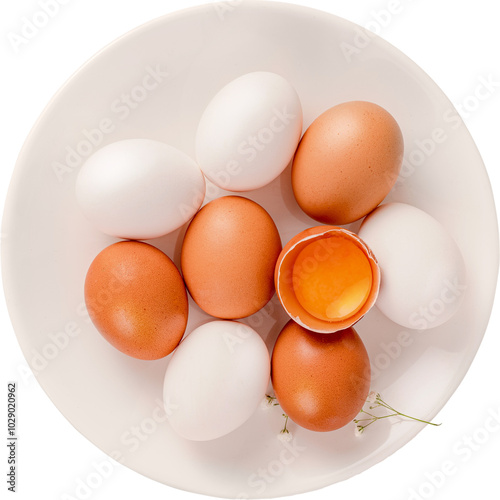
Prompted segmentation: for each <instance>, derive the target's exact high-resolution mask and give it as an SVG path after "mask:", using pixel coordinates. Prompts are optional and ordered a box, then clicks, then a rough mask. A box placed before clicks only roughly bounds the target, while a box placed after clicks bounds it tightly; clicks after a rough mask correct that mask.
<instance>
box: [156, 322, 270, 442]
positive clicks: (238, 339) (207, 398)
mask: <svg viewBox="0 0 500 500" xmlns="http://www.w3.org/2000/svg"><path fill="white" fill-rule="evenodd" d="M270 370H271V368H270V359H269V352H268V350H267V347H266V345H265V343H264V341H263V340H262V338H261V337H260V336H259V334H258V333H257V332H256V331H255V330H253V329H252V328H250V327H249V326H246V325H244V324H242V323H237V322H234V321H212V322H210V323H206V324H204V325H202V326H200V327H198V328H196V329H195V330H194V331H193V332H191V334H189V335H188V336H187V337H186V338H185V339H184V340H183V341H182V342H181V344H180V345H179V347H178V348H177V349H176V350H175V351H174V354H173V355H172V358H171V359H170V362H169V364H168V367H167V371H166V373H165V382H164V387H163V398H164V405H165V411H166V412H167V415H168V420H169V422H170V424H171V426H172V427H173V429H174V430H175V431H176V432H177V433H178V434H179V435H180V436H182V437H184V438H186V439H190V440H194V441H208V440H212V439H216V438H219V437H221V436H224V435H226V434H228V433H229V432H231V431H233V430H235V429H236V428H238V427H240V426H241V425H242V424H243V423H245V422H246V421H247V420H248V418H250V416H251V415H252V413H254V411H255V410H256V408H257V407H258V406H259V404H260V402H261V401H262V399H263V398H264V397H265V393H266V390H267V386H268V383H269V378H270Z"/></svg>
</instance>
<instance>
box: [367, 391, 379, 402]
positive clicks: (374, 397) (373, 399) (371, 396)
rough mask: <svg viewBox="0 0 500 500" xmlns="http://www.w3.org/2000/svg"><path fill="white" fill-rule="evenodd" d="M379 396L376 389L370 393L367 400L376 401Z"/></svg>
mask: <svg viewBox="0 0 500 500" xmlns="http://www.w3.org/2000/svg"><path fill="white" fill-rule="evenodd" d="M377 396H378V394H377V393H376V392H375V391H372V392H370V394H368V398H366V402H367V403H370V404H373V403H375V401H376V400H377Z"/></svg>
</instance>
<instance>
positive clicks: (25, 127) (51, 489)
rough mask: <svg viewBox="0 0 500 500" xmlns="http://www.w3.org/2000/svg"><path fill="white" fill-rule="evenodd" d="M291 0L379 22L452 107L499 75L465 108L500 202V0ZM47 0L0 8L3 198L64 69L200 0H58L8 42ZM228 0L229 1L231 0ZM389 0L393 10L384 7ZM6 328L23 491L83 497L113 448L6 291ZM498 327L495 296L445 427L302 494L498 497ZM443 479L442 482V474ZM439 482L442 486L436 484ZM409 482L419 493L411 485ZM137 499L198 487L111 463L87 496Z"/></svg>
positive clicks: (30, 495) (0, 314) (3, 459)
mask: <svg viewBox="0 0 500 500" xmlns="http://www.w3.org/2000/svg"><path fill="white" fill-rule="evenodd" d="M49 1H50V0H49ZM53 1H56V0H53ZM240 1H241V0H240ZM246 1H251V0H246ZM270 1H271V0H270ZM289 1H290V2H291V3H295V4H302V5H308V6H311V7H316V8H319V9H322V10H325V11H328V12H331V13H334V14H337V15H339V16H341V17H344V18H346V19H349V20H351V21H354V22H356V23H358V24H360V25H362V26H366V27H368V28H370V29H372V30H377V32H378V33H379V34H380V35H381V36H382V37H383V38H385V39H386V40H388V41H389V42H391V43H392V44H394V45H395V46H396V47H398V48H399V49H400V50H402V51H403V52H404V53H405V54H406V55H408V56H409V57H410V58H412V59H413V60H414V61H415V62H416V63H417V64H418V65H420V66H421V67H422V68H423V69H424V71H426V72H427V73H428V74H429V75H430V76H431V77H432V78H433V79H434V80H435V81H436V82H437V84H438V85H439V86H440V87H441V88H442V90H443V91H444V92H445V94H446V95H447V96H448V97H449V98H450V99H451V101H452V102H453V103H455V105H458V106H460V105H461V104H463V103H466V104H467V103H470V102H472V101H471V100H467V99H468V98H469V97H470V96H473V95H474V92H475V89H476V87H477V85H478V84H479V82H480V79H481V78H484V79H490V80H491V81H494V82H498V83H497V86H496V87H495V88H494V89H493V91H492V92H491V95H489V96H488V97H486V98H485V99H484V100H483V101H481V102H480V104H479V106H477V109H474V110H472V109H467V106H466V107H465V108H463V110H462V112H461V114H462V117H463V118H464V120H465V123H466V125H467V127H468V128H469V130H470V132H471V134H472V136H473V138H474V140H475V142H476V144H477V146H478V148H479V151H480V152H481V154H482V156H483V160H484V162H485V164H486V168H487V170H488V172H489V175H490V179H491V183H492V185H493V189H494V191H495V197H496V200H497V201H498V199H499V197H500V173H499V168H498V167H499V161H500V148H499V143H500V53H499V52H500V30H498V25H497V23H498V18H499V17H498V11H496V12H495V10H494V6H495V2H493V1H492V0H474V1H470V0H469V1H463V2H460V3H459V2H456V1H453V0H440V1H439V2H436V1H433V0H399V1H398V0H380V1H378V0H357V1H356V2H346V1H345V0H344V1H340V0H328V1H327V0H309V1H306V0H289ZM233 2H234V4H236V3H237V2H236V1H234V0H233ZM41 3H43V0H17V1H16V2H13V1H11V2H2V6H1V7H0V18H1V21H0V37H1V42H0V51H1V60H2V78H1V79H0V86H1V87H0V88H1V92H0V99H1V102H2V107H1V113H0V127H1V145H2V146H1V150H0V159H1V164H0V197H1V205H2V206H3V203H4V199H5V195H6V192H7V187H8V182H9V178H10V175H11V172H12V169H13V168H14V165H15V162H16V158H17V155H18V153H19V151H20V149H21V147H22V145H23V142H24V140H25V138H26V136H27V134H28V133H29V131H30V129H31V127H32V126H33V124H34V122H35V120H36V119H37V117H38V116H39V115H40V113H41V112H42V110H43V108H44V107H45V105H46V104H47V103H48V101H49V100H50V98H51V97H52V95H53V94H54V93H55V92H56V91H57V90H58V88H59V87H60V86H61V85H62V84H63V83H64V82H65V81H66V80H67V78H68V77H69V76H70V75H71V74H72V73H73V72H74V71H76V70H77V69H78V68H79V67H80V66H81V65H82V64H83V63H84V62H85V61H86V60H87V59H89V58H90V57H91V56H93V55H94V54H95V53H96V52H97V51H99V50H100V49H101V48H103V47H104V46H105V45H107V44H108V43H110V42H111V41H113V40H114V39H115V38H117V37H118V36H120V35H122V34H124V33H126V32H127V31H128V30H130V29H132V28H134V27H136V26H138V25H139V24H142V23H144V22H147V21H149V20H151V19H153V18H155V17H158V16H161V15H164V14H167V13H169V12H173V11H175V10H179V9H181V8H184V7H189V6H194V5H197V4H198V3H199V1H190V0H182V1H174V0H170V1H169V2H165V1H160V0H131V1H128V2H124V1H123V0H121V1H120V0H85V1H77V0H64V1H63V0H60V2H59V3H60V4H61V5H60V8H59V11H58V12H57V14H56V15H54V17H53V18H51V19H50V21H49V22H48V23H47V25H46V26H45V27H43V28H41V29H40V31H39V33H37V34H36V35H35V36H34V37H33V38H32V39H31V40H29V42H28V43H26V44H24V45H21V46H20V47H19V50H17V51H16V50H15V49H14V47H13V45H12V43H11V42H10V41H9V34H12V33H17V34H19V33H20V30H21V25H22V23H23V17H27V18H28V19H31V18H32V17H33V16H34V15H35V13H36V12H37V11H39V10H40V4H41ZM221 3H224V2H221ZM6 4H7V5H6ZM63 4H64V5H63ZM226 4H228V5H231V2H230V1H229V2H226ZM389 8H390V9H391V10H392V11H393V12H396V11H397V12H396V13H394V14H389V13H388V12H389V10H388V9H389ZM459 109H460V108H459ZM0 326H1V332H0V337H1V339H2V340H1V342H2V346H1V349H0V353H1V354H0V356H1V365H2V391H1V392H0V400H1V409H2V410H1V411H2V415H3V416H2V417H1V418H0V422H1V425H5V427H4V429H6V420H7V417H6V399H7V396H6V392H7V391H6V389H7V382H8V381H10V380H16V381H17V382H18V435H19V441H18V458H19V467H18V471H19V472H18V478H17V481H18V491H17V493H16V495H17V498H19V499H23V500H24V499H26V500H27V499H29V500H32V499H34V498H37V499H42V500H45V499H49V498H50V499H68V498H83V495H82V492H83V490H82V489H80V490H78V488H77V486H78V484H81V482H85V481H87V480H88V478H89V477H90V476H89V475H90V474H92V473H93V472H95V471H94V465H93V464H95V463H100V462H102V461H103V460H106V456H105V455H104V454H103V453H102V452H101V451H100V450H99V449H97V448H96V447H95V446H94V445H92V444H91V443H90V442H88V441H87V440H86V438H84V437H83V436H82V435H80V434H79V433H78V432H77V431H76V430H75V429H74V428H73V427H72V426H71V425H70V424H69V423H68V422H67V421H66V420H65V418H64V417H63V416H62V415H61V414H60V413H59V411H58V410H57V408H56V407H55V406H54V405H53V404H52V402H51V401H50V400H49V399H48V397H47V396H46V395H45V393H44V392H43V390H42V389H41V388H40V386H39V385H38V383H37V382H36V380H35V378H34V377H33V376H30V375H29V373H28V374H27V372H26V370H27V364H26V362H25V360H24V358H23V355H22V353H21V350H20V348H19V346H18V344H17V340H16V337H15V334H14V332H13V329H12V327H11V325H10V322H9V318H8V314H7V311H6V307H5V304H4V301H3V297H2V299H1V302H0ZM499 335H500V303H499V300H498V298H497V300H496V302H495V306H494V309H493V313H492V317H491V321H490V325H489V327H488V330H487V332H486V335H485V338H484V341H483V344H482V346H481V348H480V350H479V353H478V355H477V357H476V359H475V361H474V363H473V365H472V367H471V369H470V371H469V373H468V374H467V376H466V378H465V380H464V381H463V383H462V384H461V386H460V388H459V389H458V390H457V391H456V393H455V394H454V395H453V397H452V398H451V399H450V401H449V402H448V403H447V405H446V406H445V408H444V409H443V410H442V411H441V413H440V414H439V415H438V416H437V417H436V421H439V422H443V423H444V425H442V426H441V427H440V428H439V429H438V430H437V429H435V428H429V427H428V428H426V429H424V431H422V432H421V433H420V434H419V435H418V436H417V437H416V438H415V439H413V440H412V441H411V442H410V443H409V444H407V445H406V446H405V447H404V448H403V449H401V450H400V451H398V452H397V453H395V454H394V455H393V456H391V457H390V458H388V459H386V460H385V461H384V462H382V463H381V464H379V465H377V466H375V467H373V468H372V469H370V470H368V471H366V472H364V473H363V474H362V475H360V476H358V477H355V478H352V479H350V480H348V481H345V482H343V483H340V484H336V485H332V486H330V487H329V488H326V489H323V490H320V491H316V492H311V493H308V494H305V495H301V497H303V498H305V499H307V500H314V499H320V498H342V499H343V500H349V499H359V498H364V497H370V498H373V499H384V500H410V499H411V500H418V498H435V499H440V500H441V499H462V498H471V497H474V498H481V497H488V498H498V496H497V495H498V484H497V481H498V474H499V468H498V467H499V463H500V426H498V431H497V430H496V429H497V428H493V427H491V428H490V430H489V431H485V427H484V426H485V424H486V423H487V419H488V416H489V415H490V414H491V413H496V414H497V415H499V414H500V391H499V390H498V382H499V381H500V363H499V361H498V357H499V353H500V336H499ZM96 390H98V388H96ZM499 418H500V416H499ZM4 432H6V431H4ZM1 435H3V434H2V433H1V432H0V436H1ZM469 438H470V439H471V440H470V441H468V439H469ZM477 441H480V444H478V443H477ZM457 447H458V448H459V449H460V450H468V452H466V451H463V453H462V454H461V455H457V453H456V451H454V450H457ZM1 448H2V449H3V450H4V451H3V452H1V453H0V463H1V464H2V465H1V467H0V470H2V471H5V473H6V470H7V448H4V446H2V447H1ZM447 462H452V463H453V464H455V468H454V469H453V473H452V474H450V475H449V476H446V478H445V479H443V476H442V475H440V474H437V473H436V472H437V471H439V470H440V469H442V467H443V466H446V463H447ZM5 473H2V478H3V479H2V481H1V483H2V484H0V489H1V490H2V493H1V494H2V497H4V491H7V484H6V476H5V475H4V474H5ZM94 477H95V475H94ZM431 477H433V479H432V480H431V479H430V478H431ZM438 478H440V481H439V484H438V483H436V481H437V480H438ZM193 480H194V481H195V480H196V478H193ZM432 481H434V482H435V483H436V485H434V486H433V485H432ZM426 483H427V484H426ZM412 491H415V492H417V494H418V495H419V496H418V497H417V496H415V495H413V494H412ZM139 497H141V498H147V499H149V500H157V499H164V498H184V499H193V498H195V497H197V495H194V494H191V493H186V492H181V491H178V490H174V489H172V488H169V487H168V486H165V485H162V484H158V483H155V482H153V481H151V480H149V479H147V478H144V477H142V476H140V475H138V474H137V473H135V472H133V471H130V470H128V469H126V468H124V467H122V466H120V465H118V464H115V465H114V469H113V471H112V473H111V474H110V475H109V477H106V478H104V479H102V481H101V484H100V485H99V486H98V487H97V488H93V489H91V490H89V491H88V497H87V498H91V499H105V498H120V499H128V498H139Z"/></svg>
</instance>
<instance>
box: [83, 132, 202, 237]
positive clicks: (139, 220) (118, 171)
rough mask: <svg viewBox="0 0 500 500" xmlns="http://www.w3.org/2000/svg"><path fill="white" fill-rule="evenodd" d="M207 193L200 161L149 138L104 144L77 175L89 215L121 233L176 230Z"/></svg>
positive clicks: (105, 230)
mask: <svg viewBox="0 0 500 500" xmlns="http://www.w3.org/2000/svg"><path fill="white" fill-rule="evenodd" d="M204 194H205V179H204V177H203V174H202V172H201V170H200V168H199V167H198V165H197V164H196V162H195V161H194V160H192V159H191V158H190V157H189V156H187V155H186V154H185V153H183V152H181V151H179V150H177V149H175V148H173V147H172V146H169V145H168V144H164V143H162V142H159V141H153V140H149V139H127V140H122V141H118V142H114V143H112V144H109V145H107V146H104V147H103V148H101V149H99V150H98V151H96V152H95V153H94V154H93V155H92V156H90V157H89V158H88V160H87V161H86V162H85V163H84V165H83V166H82V168H81V170H80V172H79V174H78V177H77V180H76V197H77V200H78V203H79V205H80V207H81V209H82V212H83V214H84V215H85V216H86V217H87V219H88V220H89V221H90V222H91V223H92V224H93V225H94V226H95V227H96V228H97V229H99V230H100V231H102V232H103V233H106V234H109V235H111V236H116V237H118V238H128V239H141V240H142V239H149V238H156V237H158V236H162V235H164V234H167V233H170V232H171V231H174V230H175V229H177V228H178V227H180V226H182V225H183V224H184V223H186V222H187V221H189V220H190V219H191V218H192V217H193V215H194V214H195V213H196V212H197V211H198V209H199V208H200V206H201V204H202V202H203V198H204Z"/></svg>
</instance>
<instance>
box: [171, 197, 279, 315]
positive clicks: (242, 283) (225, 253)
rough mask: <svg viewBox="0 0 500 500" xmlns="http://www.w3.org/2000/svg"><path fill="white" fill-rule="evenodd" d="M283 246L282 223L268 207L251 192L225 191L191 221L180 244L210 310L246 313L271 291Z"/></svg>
mask: <svg viewBox="0 0 500 500" xmlns="http://www.w3.org/2000/svg"><path fill="white" fill-rule="evenodd" d="M280 251H281V240H280V236H279V233H278V229H277V228H276V225H275V224H274V221H273V220H272V218H271V216H270V215H269V214H268V213H267V212H266V211H265V210H264V208H262V207H261V206H260V205H258V204H257V203H255V202H254V201H251V200H249V199H247V198H243V197H240V196H224V197H222V198H218V199H216V200H213V201H211V202H210V203H208V204H207V205H205V206H204V207H203V208H202V209H201V210H200V211H199V212H198V213H197V214H196V216H195V217H194V218H193V220H192V221H191V224H190V225H189V227H188V230H187V232H186V235H185V237H184V242H183V245H182V253H181V268H182V274H183V276H184V280H185V282H186V286H187V288H188V290H189V293H190V294H191V296H192V297H193V299H194V301H195V302H196V303H197V304H198V305H199V306H200V307H201V309H203V310H204V311H205V312H206V313H208V314H211V315H212V316H215V317H217V318H222V319H238V318H244V317H246V316H249V315H251V314H254V313H255V312H257V311H258V310H259V309H261V308H262V307H264V306H265V305H266V304H267V302H268V301H269V300H270V299H271V297H272V296H273V294H274V267H275V264H276V261H277V259H278V255H279V253H280Z"/></svg>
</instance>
